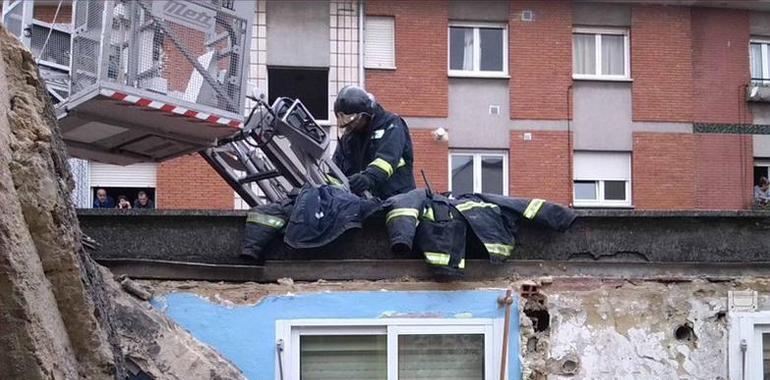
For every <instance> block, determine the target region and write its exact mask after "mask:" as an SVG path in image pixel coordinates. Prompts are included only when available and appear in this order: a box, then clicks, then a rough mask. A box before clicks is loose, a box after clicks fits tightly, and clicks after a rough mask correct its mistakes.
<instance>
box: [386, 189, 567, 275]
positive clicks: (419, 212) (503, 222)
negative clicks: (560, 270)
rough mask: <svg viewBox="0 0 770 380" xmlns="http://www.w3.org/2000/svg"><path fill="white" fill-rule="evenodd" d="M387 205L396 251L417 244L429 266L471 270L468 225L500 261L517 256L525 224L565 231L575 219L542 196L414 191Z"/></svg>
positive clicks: (565, 209) (406, 249) (390, 233)
mask: <svg viewBox="0 0 770 380" xmlns="http://www.w3.org/2000/svg"><path fill="white" fill-rule="evenodd" d="M383 206H384V207H385V209H386V210H388V213H387V215H386V217H385V223H386V225H387V228H388V235H389V236H390V243H391V248H392V249H393V250H394V251H400V252H403V251H409V250H411V249H412V243H414V244H415V245H416V248H417V249H418V250H419V251H421V252H422V253H423V256H424V258H425V261H426V262H427V263H428V264H430V265H431V266H434V267H436V268H439V269H441V270H444V271H450V272H460V271H462V270H463V269H464V268H465V243H466V240H465V239H466V233H467V230H468V229H469V230H470V231H471V232H472V233H473V234H474V235H475V236H476V237H477V238H478V239H479V241H481V243H482V244H483V246H484V249H485V250H486V251H487V253H488V254H489V259H490V261H491V262H493V263H500V262H502V261H505V260H506V259H508V258H509V257H510V256H511V255H512V254H513V251H514V244H515V240H516V234H517V233H518V230H519V227H520V225H521V224H522V223H523V222H525V221H526V222H534V223H536V224H541V225H543V226H546V227H549V228H551V229H554V230H557V231H565V230H566V229H567V228H569V226H570V225H571V224H572V222H573V221H574V220H575V213H574V212H573V211H572V210H571V209H569V208H566V207H564V206H560V205H557V204H553V203H550V202H546V201H544V200H542V199H525V198H509V197H505V196H500V195H493V194H467V195H461V196H460V197H459V198H458V199H448V198H446V197H443V196H440V195H432V196H431V195H429V194H428V193H427V192H426V191H425V190H414V191H410V192H409V193H406V194H402V195H398V196H395V197H393V198H391V199H389V200H388V201H387V202H385V203H384V204H383ZM466 226H467V228H466Z"/></svg>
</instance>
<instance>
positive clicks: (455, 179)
mask: <svg viewBox="0 0 770 380" xmlns="http://www.w3.org/2000/svg"><path fill="white" fill-rule="evenodd" d="M472 192H473V156H469V155H464V154H453V155H452V194H454V195H460V194H467V193H472Z"/></svg>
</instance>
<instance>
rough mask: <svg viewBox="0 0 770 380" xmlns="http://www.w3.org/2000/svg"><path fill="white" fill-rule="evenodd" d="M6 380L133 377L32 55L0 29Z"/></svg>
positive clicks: (0, 293)
mask: <svg viewBox="0 0 770 380" xmlns="http://www.w3.org/2000/svg"><path fill="white" fill-rule="evenodd" d="M0 57H1V58H2V59H1V60H0V83H2V85H0V200H2V208H0V346H1V347H3V348H4V349H2V350H0V378H3V379H15V378H18V379H21V378H24V379H76V378H89V379H109V378H123V377H124V376H123V371H122V365H121V360H122V355H121V354H120V350H119V345H118V341H117V336H116V335H115V334H114V333H113V331H114V329H113V328H112V327H111V325H110V320H109V313H106V312H105V311H106V310H107V309H106V302H105V297H104V293H103V291H102V290H101V283H102V278H101V274H100V272H99V271H97V270H95V267H94V264H93V262H92V261H90V259H89V258H88V257H87V255H86V254H85V251H84V250H83V247H82V246H81V245H80V228H79V226H78V222H77V218H76V216H75V212H74V207H73V205H72V201H71V199H70V197H69V194H70V191H71V189H72V186H73V182H72V178H71V177H70V173H69V169H68V167H67V161H66V155H65V153H64V152H65V151H64V145H63V143H62V139H61V136H60V135H59V134H58V133H59V132H58V130H57V129H56V120H55V119H54V114H53V109H52V106H51V103H50V101H48V94H47V93H46V90H45V88H44V84H43V83H42V82H41V79H40V76H39V73H38V71H37V66H36V65H35V60H34V58H33V57H32V55H31V54H30V53H29V51H27V50H26V49H25V48H23V47H22V46H21V44H20V43H19V42H18V41H17V40H16V39H15V38H14V37H13V36H11V35H10V34H9V33H7V31H6V30H5V29H3V28H0Z"/></svg>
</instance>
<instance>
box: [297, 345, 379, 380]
mask: <svg viewBox="0 0 770 380" xmlns="http://www.w3.org/2000/svg"><path fill="white" fill-rule="evenodd" d="M386 340H387V336H385V335H347V336H346V335H339V336H330V335H327V336H323V335H320V336H312V335H305V336H302V337H301V338H300V373H301V375H300V377H301V379H303V380H329V379H368V380H385V379H386V378H387V374H388V369H387V343H386Z"/></svg>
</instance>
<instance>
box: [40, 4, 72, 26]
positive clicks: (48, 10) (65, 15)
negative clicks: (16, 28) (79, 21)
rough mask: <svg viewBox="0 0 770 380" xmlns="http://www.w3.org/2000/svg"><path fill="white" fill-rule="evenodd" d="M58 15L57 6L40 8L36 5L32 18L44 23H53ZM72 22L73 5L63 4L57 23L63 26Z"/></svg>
mask: <svg viewBox="0 0 770 380" xmlns="http://www.w3.org/2000/svg"><path fill="white" fill-rule="evenodd" d="M55 14H56V5H53V6H50V7H48V6H45V7H44V6H40V5H36V6H35V9H34V12H33V15H32V17H33V18H35V19H36V20H40V21H44V22H53V16H54V15H55ZM71 21H72V4H69V5H68V4H62V6H61V8H60V9H59V14H58V15H57V16H56V23H57V24H63V23H68V22H71Z"/></svg>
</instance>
